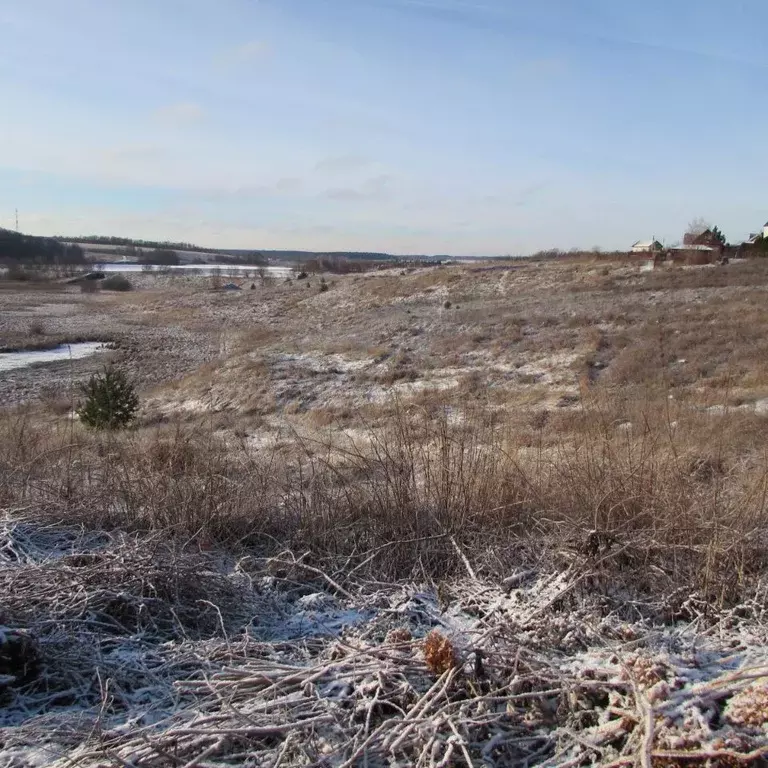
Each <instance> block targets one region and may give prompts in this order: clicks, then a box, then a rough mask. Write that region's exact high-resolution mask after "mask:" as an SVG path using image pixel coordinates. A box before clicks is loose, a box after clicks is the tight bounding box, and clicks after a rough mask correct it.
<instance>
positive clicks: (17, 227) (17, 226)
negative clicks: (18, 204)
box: [16, 208, 19, 232]
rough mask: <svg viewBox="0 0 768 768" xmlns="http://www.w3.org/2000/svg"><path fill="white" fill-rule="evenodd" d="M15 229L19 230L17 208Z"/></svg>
mask: <svg viewBox="0 0 768 768" xmlns="http://www.w3.org/2000/svg"><path fill="white" fill-rule="evenodd" d="M16 231H17V232H18V231H19V209H18V208H17V209H16Z"/></svg>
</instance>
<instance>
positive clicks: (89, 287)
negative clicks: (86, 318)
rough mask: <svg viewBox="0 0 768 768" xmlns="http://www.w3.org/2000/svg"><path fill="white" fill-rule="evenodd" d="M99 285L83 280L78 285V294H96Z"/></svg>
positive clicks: (96, 282)
mask: <svg viewBox="0 0 768 768" xmlns="http://www.w3.org/2000/svg"><path fill="white" fill-rule="evenodd" d="M100 290H101V283H100V282H99V281H98V280H84V281H83V282H82V283H80V293H98V292H99V291H100Z"/></svg>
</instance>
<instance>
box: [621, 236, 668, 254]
mask: <svg viewBox="0 0 768 768" xmlns="http://www.w3.org/2000/svg"><path fill="white" fill-rule="evenodd" d="M663 250H664V246H663V245H662V244H661V243H660V242H659V241H658V240H657V239H656V238H652V239H650V240H638V241H637V242H636V243H632V245H631V246H630V249H629V252H630V253H658V252H659V251H663Z"/></svg>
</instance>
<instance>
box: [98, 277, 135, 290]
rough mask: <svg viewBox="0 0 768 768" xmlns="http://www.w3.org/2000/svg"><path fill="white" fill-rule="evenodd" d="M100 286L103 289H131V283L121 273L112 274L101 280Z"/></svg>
mask: <svg viewBox="0 0 768 768" xmlns="http://www.w3.org/2000/svg"><path fill="white" fill-rule="evenodd" d="M102 287H103V288H104V290H105V291H120V292H125V291H132V290H133V285H131V281H130V280H128V278H127V277H124V276H123V275H112V276H111V277H108V278H107V279H106V280H104V281H103V282H102Z"/></svg>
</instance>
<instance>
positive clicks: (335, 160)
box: [315, 154, 371, 173]
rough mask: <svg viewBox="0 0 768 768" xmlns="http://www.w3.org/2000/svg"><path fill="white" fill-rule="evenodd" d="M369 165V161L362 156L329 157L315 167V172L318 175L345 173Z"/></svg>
mask: <svg viewBox="0 0 768 768" xmlns="http://www.w3.org/2000/svg"><path fill="white" fill-rule="evenodd" d="M370 164H371V161H370V160H369V159H368V158H367V157H363V156H362V155H354V154H346V155H329V156H328V157H325V158H323V159H322V160H320V161H319V162H318V163H317V165H315V170H316V171H318V172H319V173H345V172H347V171H357V170H359V169H360V168H365V167H366V166H368V165H370Z"/></svg>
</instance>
